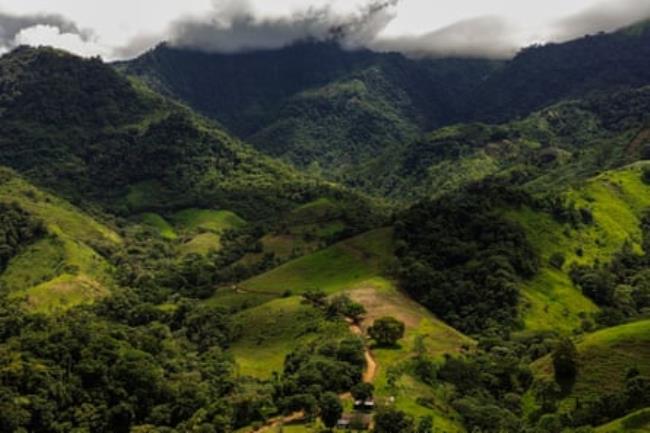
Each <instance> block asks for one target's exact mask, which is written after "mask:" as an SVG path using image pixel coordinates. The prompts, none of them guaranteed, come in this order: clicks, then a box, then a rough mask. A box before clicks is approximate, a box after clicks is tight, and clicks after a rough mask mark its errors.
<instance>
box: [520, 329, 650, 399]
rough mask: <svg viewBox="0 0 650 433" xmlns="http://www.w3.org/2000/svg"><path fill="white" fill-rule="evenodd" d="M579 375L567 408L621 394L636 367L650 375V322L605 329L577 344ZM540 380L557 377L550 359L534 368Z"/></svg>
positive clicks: (541, 360) (541, 361)
mask: <svg viewBox="0 0 650 433" xmlns="http://www.w3.org/2000/svg"><path fill="white" fill-rule="evenodd" d="M576 346H577V349H578V359H577V360H578V376H577V378H576V382H575V385H574V386H573V389H572V391H571V394H570V395H569V396H568V398H567V399H566V401H565V402H564V405H571V404H572V402H573V401H574V400H575V398H576V397H580V398H589V397H596V396H600V395H603V394H606V393H609V392H617V391H621V390H622V389H623V386H624V381H625V374H626V372H627V369H628V368H630V367H636V368H638V369H639V371H640V372H641V374H643V375H650V320H643V321H639V322H634V323H629V324H625V325H620V326H615V327H612V328H607V329H603V330H601V331H598V332H595V333H593V334H589V335H587V336H585V337H584V338H582V339H581V340H578V341H577V344H576ZM532 369H533V372H534V373H535V375H536V376H537V377H548V378H551V377H552V376H553V366H552V363H551V360H550V358H549V357H545V358H542V359H540V360H538V361H536V362H535V363H533V365H532Z"/></svg>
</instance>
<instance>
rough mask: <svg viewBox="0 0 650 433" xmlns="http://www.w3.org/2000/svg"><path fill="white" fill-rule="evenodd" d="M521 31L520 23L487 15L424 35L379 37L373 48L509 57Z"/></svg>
mask: <svg viewBox="0 0 650 433" xmlns="http://www.w3.org/2000/svg"><path fill="white" fill-rule="evenodd" d="M518 31H519V29H518V28H517V26H515V25H513V24H512V23H511V22H510V21H508V20H506V19H504V18H501V17H497V16H485V17H478V18H473V19H468V20H463V21H460V22H457V23H455V24H452V25H450V26H447V27H444V28H442V29H440V30H436V31H433V32H430V33H427V34H424V35H421V36H404V37H394V38H383V39H378V40H375V41H374V42H373V43H371V44H370V48H372V49H374V50H377V51H396V52H401V53H404V54H406V55H409V56H414V57H424V56H437V57H458V56H462V57H489V58H508V57H511V56H512V55H514V54H515V53H516V52H517V50H518V49H519V48H521V47H520V46H519V45H518V44H517V40H516V39H515V38H513V34H516V33H517V32H518Z"/></svg>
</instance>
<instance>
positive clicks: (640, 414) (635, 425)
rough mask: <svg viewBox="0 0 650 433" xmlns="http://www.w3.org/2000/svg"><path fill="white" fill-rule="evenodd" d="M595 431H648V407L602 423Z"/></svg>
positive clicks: (615, 432) (626, 432)
mask: <svg viewBox="0 0 650 433" xmlns="http://www.w3.org/2000/svg"><path fill="white" fill-rule="evenodd" d="M596 433H650V408H648V409H642V410H639V411H637V412H634V413H631V414H629V415H628V416H626V417H624V418H621V419H618V420H616V421H612V422H610V423H608V424H605V425H602V426H600V427H598V428H596Z"/></svg>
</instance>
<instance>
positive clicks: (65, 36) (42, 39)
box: [13, 24, 105, 56]
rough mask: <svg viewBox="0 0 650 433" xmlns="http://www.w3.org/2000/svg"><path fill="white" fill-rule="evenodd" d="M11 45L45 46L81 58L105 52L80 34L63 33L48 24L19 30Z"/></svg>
mask: <svg viewBox="0 0 650 433" xmlns="http://www.w3.org/2000/svg"><path fill="white" fill-rule="evenodd" d="M13 45H14V46H18V45H30V46H45V45H47V46H51V47H54V48H60V49H62V50H66V51H70V52H73V53H77V54H79V55H82V56H93V55H96V54H98V53H101V52H102V51H105V48H104V47H101V46H100V45H98V44H96V43H94V42H92V41H91V40H88V39H86V38H84V37H83V36H82V35H81V34H80V33H73V32H65V31H62V30H61V29H60V28H59V27H57V26H52V25H48V24H37V25H35V26H32V27H27V28H24V29H22V30H20V31H19V32H18V34H16V36H15V37H14V40H13Z"/></svg>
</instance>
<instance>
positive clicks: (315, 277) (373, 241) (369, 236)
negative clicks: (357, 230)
mask: <svg viewBox="0 0 650 433" xmlns="http://www.w3.org/2000/svg"><path fill="white" fill-rule="evenodd" d="M391 233H392V232H391V230H390V229H380V230H376V231H373V232H370V233H366V234H363V235H360V236H358V237H355V238H352V239H350V240H347V241H343V242H340V243H338V244H336V245H333V246H332V247H329V248H327V249H325V250H322V251H318V252H317V253H314V254H311V255H308V256H305V257H301V258H299V259H297V260H293V261H291V262H288V263H286V264H284V265H282V266H280V267H278V268H276V269H273V270H271V271H270V272H267V273H265V274H263V275H260V276H257V277H254V278H251V279H250V280H247V281H244V282H243V283H241V284H240V286H241V288H242V289H243V290H249V291H255V292H262V293H274V294H278V295H279V294H282V293H284V292H285V291H291V292H292V293H294V294H298V293H303V292H306V291H308V290H313V289H320V290H323V291H325V292H326V293H329V294H331V293H336V292H338V291H341V290H343V289H347V288H349V287H350V286H352V285H358V284H361V283H363V282H364V281H366V280H368V279H371V278H373V277H375V276H377V275H378V274H380V273H381V272H382V270H383V267H382V265H385V264H386V261H388V260H390V258H391V251H392V235H391Z"/></svg>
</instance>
